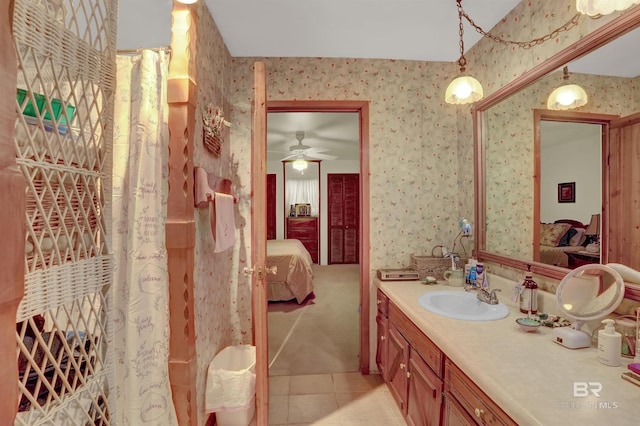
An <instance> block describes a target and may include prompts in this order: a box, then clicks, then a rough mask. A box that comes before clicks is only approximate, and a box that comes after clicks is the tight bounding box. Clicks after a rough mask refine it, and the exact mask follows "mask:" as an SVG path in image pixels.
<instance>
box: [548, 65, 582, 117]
mask: <svg viewBox="0 0 640 426" xmlns="http://www.w3.org/2000/svg"><path fill="white" fill-rule="evenodd" d="M562 72H563V75H562V79H563V80H565V81H567V80H569V68H568V67H564V68H563V69H562ZM587 100H588V98H587V92H585V91H584V89H583V88H582V87H580V86H578V85H577V84H565V85H563V86H560V87H558V88H557V89H555V90H554V91H553V92H551V94H550V95H549V98H548V99H547V108H549V109H552V110H568V109H574V108H579V107H581V106H583V105H586V103H587Z"/></svg>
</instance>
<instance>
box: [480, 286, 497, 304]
mask: <svg viewBox="0 0 640 426" xmlns="http://www.w3.org/2000/svg"><path fill="white" fill-rule="evenodd" d="M496 291H500V289H499V288H494V289H493V290H491V293H489V292H488V291H487V290H485V289H484V288H479V292H478V300H479V301H481V302H484V303H488V304H490V305H497V304H498V303H499V302H498V296H497V295H496Z"/></svg>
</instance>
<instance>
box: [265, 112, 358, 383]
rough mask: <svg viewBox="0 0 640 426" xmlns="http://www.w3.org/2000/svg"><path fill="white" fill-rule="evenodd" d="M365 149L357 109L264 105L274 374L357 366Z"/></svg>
mask: <svg viewBox="0 0 640 426" xmlns="http://www.w3.org/2000/svg"><path fill="white" fill-rule="evenodd" d="M359 157H360V134H359V116H358V113H346V112H269V113H268V116H267V266H268V267H273V266H277V272H276V273H275V274H268V275H267V286H268V288H267V293H268V299H269V302H268V303H269V306H268V336H269V375H270V377H272V380H273V378H276V377H279V376H299V375H315V374H334V373H347V372H356V371H359V339H360V336H359V315H358V307H359V305H360V274H359V244H360V238H359V235H358V233H359V226H360V211H359V192H360V179H359V173H360V163H359ZM272 392H273V391H272Z"/></svg>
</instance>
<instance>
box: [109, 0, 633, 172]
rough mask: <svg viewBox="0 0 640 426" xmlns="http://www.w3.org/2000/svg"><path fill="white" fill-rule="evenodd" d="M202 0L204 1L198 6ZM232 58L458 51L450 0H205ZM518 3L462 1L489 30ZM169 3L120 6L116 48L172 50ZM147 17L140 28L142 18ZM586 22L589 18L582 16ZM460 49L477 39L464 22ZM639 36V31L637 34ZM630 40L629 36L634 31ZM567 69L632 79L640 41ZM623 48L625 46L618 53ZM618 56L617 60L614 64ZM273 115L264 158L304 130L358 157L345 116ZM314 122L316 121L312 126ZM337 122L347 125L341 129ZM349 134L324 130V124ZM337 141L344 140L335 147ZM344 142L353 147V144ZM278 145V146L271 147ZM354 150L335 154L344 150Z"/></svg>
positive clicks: (423, 56)
mask: <svg viewBox="0 0 640 426" xmlns="http://www.w3.org/2000/svg"><path fill="white" fill-rule="evenodd" d="M201 1H203V0H201ZM204 1H205V2H206V5H207V7H208V9H209V11H210V12H211V15H212V16H213V18H214V21H215V23H216V26H217V27H218V29H219V31H220V34H221V36H222V38H223V40H224V42H225V44H226V46H227V48H228V49H229V52H230V54H231V56H234V57H334V58H340V57H344V58H374V59H376V58H377V59H398V60H420V61H446V62H455V61H456V60H457V59H458V57H459V55H460V53H459V36H458V12H457V8H456V2H455V0H322V1H320V0H204ZM518 3H520V0H465V1H463V3H462V5H463V7H464V9H465V11H466V12H467V13H468V14H469V16H470V17H471V18H472V19H473V20H474V22H476V24H478V25H479V26H480V27H482V28H484V29H485V30H490V29H491V28H492V27H493V26H494V25H495V24H496V23H497V22H498V21H499V20H500V19H501V18H502V17H503V16H505V15H506V14H507V13H509V12H510V11H511V10H512V9H513V8H514V7H515V6H516V5H517V4H518ZM172 7H173V0H120V2H119V18H118V48H119V49H132V48H139V47H160V46H168V45H170V44H171V9H172ZM140 16H145V29H144V31H140V28H139V19H140ZM583 19H590V18H583ZM464 28H465V32H464V42H465V50H469V49H470V48H471V47H472V46H473V45H474V44H475V43H476V42H477V41H478V40H479V39H480V37H481V35H480V34H478V33H477V32H476V31H474V30H473V28H471V26H470V25H469V23H468V22H466V21H465V22H464ZM635 33H640V31H635ZM631 34H634V33H631ZM614 43H615V44H614V45H613V46H612V48H611V49H604V48H601V49H599V51H598V55H595V54H591V55H589V57H587V58H583V59H579V60H577V61H574V62H573V63H571V64H569V70H570V71H571V72H575V73H593V74H600V75H617V76H626V77H635V76H638V75H640V61H632V60H629V59H630V58H632V57H633V56H632V55H629V52H633V51H635V50H637V46H638V45H640V37H638V35H636V36H628V37H625V38H624V39H619V40H617V41H616V42H614ZM620 46H622V47H620ZM615 52H617V54H618V56H619V57H620V58H621V59H624V60H622V61H617V60H613V59H612V58H614V55H615ZM322 114H326V113H315V114H310V113H309V114H308V115H306V116H305V115H300V113H288V114H286V113H278V114H277V117H276V114H270V115H269V120H268V133H269V137H268V143H269V148H268V151H269V153H268V159H269V160H279V159H280V158H282V157H284V155H282V154H283V152H286V151H287V150H288V147H289V146H291V145H294V144H296V143H297V140H296V137H295V132H296V131H298V130H302V131H305V132H306V137H305V139H304V141H303V143H304V144H305V145H309V146H314V147H321V148H327V149H329V151H330V152H327V153H328V154H333V155H339V156H340V158H352V159H356V158H357V156H358V154H357V142H358V137H357V131H358V128H357V123H356V124H355V125H354V124H353V120H352V119H351V118H350V117H349V116H348V114H343V115H342V117H338V116H335V117H329V116H323V115H322ZM312 117H315V118H318V120H313V119H312ZM340 118H342V119H343V121H344V122H341V123H338V121H339V119H340ZM330 122H331V123H334V124H335V125H336V126H337V127H336V128H347V126H348V125H349V123H350V125H352V126H355V127H352V128H350V130H348V131H347V132H346V133H342V134H337V130H335V131H331V130H327V124H328V123H330ZM337 140H343V141H344V143H343V144H342V145H339V144H337V143H336V141H337ZM347 141H351V142H352V144H353V145H352V144H350V143H348V142H347ZM272 144H275V146H272ZM349 146H354V147H356V151H353V150H349V151H347V152H340V149H341V147H342V148H346V147H349Z"/></svg>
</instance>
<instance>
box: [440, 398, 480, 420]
mask: <svg viewBox="0 0 640 426" xmlns="http://www.w3.org/2000/svg"><path fill="white" fill-rule="evenodd" d="M443 420H444V422H443V423H442V424H443V425H445V426H476V425H477V423H476V422H475V421H474V420H473V418H471V416H470V415H468V414H467V412H466V411H464V408H462V406H461V405H460V404H459V403H458V401H456V399H455V398H454V397H453V396H451V395H450V394H445V398H444V416H443Z"/></svg>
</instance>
